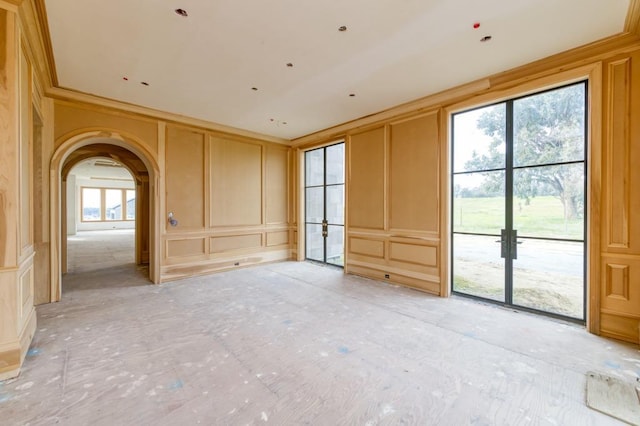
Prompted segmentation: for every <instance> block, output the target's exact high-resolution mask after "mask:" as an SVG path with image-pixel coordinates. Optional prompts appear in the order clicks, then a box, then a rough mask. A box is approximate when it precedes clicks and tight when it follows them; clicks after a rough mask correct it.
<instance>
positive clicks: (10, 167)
mask: <svg viewBox="0 0 640 426" xmlns="http://www.w3.org/2000/svg"><path fill="white" fill-rule="evenodd" d="M16 12H17V11H16V10H12V9H5V8H3V7H2V5H1V4H0V76H2V78H0V380H4V379H6V378H9V377H14V376H16V375H17V374H18V372H19V370H20V365H21V363H22V361H23V360H24V357H25V356H26V353H27V350H28V348H29V344H30V343H31V339H32V338H33V334H34V332H35V328H36V314H35V309H34V257H35V249H34V232H33V174H32V169H33V167H32V166H33V156H32V145H33V144H32V120H33V117H32V110H33V104H32V102H33V99H34V96H33V94H32V92H33V90H34V86H33V82H32V68H31V64H32V61H31V59H30V58H29V56H28V52H27V50H26V49H25V46H24V45H23V42H22V40H21V31H20V25H19V23H20V22H19V19H18V15H17V13H16Z"/></svg>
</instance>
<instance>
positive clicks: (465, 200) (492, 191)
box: [453, 170, 505, 236]
mask: <svg viewBox="0 0 640 426" xmlns="http://www.w3.org/2000/svg"><path fill="white" fill-rule="evenodd" d="M453 188H454V190H453V231H454V233H465V234H483V235H487V234H490V235H497V236H499V235H500V230H501V229H502V228H504V222H505V216H504V214H505V211H504V210H505V194H504V171H503V170H499V171H494V172H475V173H465V174H459V175H455V176H454V177H453Z"/></svg>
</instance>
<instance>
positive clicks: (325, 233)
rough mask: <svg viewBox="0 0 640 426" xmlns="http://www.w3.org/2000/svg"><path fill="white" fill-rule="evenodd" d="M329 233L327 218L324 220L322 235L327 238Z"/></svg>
mask: <svg viewBox="0 0 640 426" xmlns="http://www.w3.org/2000/svg"><path fill="white" fill-rule="evenodd" d="M328 235H329V223H327V220H326V219H325V220H323V221H322V236H323V237H324V238H327V236H328Z"/></svg>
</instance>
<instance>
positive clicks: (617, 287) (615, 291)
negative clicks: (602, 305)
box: [604, 263, 629, 301]
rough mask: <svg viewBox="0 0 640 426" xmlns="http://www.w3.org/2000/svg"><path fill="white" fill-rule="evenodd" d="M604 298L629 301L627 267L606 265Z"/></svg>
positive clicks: (612, 264)
mask: <svg viewBox="0 0 640 426" xmlns="http://www.w3.org/2000/svg"><path fill="white" fill-rule="evenodd" d="M606 268H607V269H606V276H605V280H606V281H605V286H604V288H605V292H604V296H605V297H610V298H615V299H621V300H624V301H628V300H629V265H618V264H614V263H607V266H606Z"/></svg>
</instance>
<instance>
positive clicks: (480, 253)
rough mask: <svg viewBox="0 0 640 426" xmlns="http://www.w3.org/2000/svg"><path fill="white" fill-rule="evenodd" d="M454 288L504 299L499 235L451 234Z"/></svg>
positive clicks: (482, 295) (495, 298) (481, 295)
mask: <svg viewBox="0 0 640 426" xmlns="http://www.w3.org/2000/svg"><path fill="white" fill-rule="evenodd" d="M453 258H454V259H455V269H454V274H453V289H454V291H457V292H460V293H465V294H469V295H471V296H477V297H482V298H485V299H492V300H496V301H499V302H504V259H502V258H501V257H500V237H499V236H493V237H491V236H484V235H469V234H454V235H453Z"/></svg>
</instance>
